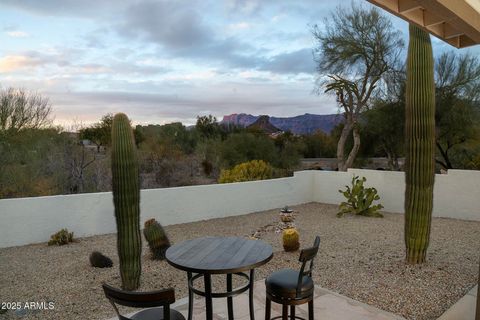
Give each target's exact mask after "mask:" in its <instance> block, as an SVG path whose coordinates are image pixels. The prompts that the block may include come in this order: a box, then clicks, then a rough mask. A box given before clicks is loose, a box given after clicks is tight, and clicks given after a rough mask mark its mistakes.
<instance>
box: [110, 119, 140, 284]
mask: <svg viewBox="0 0 480 320" xmlns="http://www.w3.org/2000/svg"><path fill="white" fill-rule="evenodd" d="M112 189H113V203H114V205H115V219H116V222H117V249H118V257H119V259H120V275H121V278H122V287H123V289H125V290H135V289H137V288H138V287H139V286H140V273H141V270H142V266H141V254H142V238H141V233H140V181H139V171H138V159H137V154H136V150H135V141H134V136H133V131H132V128H131V127H130V121H129V120H128V117H127V116H126V115H125V114H123V113H119V114H116V115H115V117H114V118H113V124H112Z"/></svg>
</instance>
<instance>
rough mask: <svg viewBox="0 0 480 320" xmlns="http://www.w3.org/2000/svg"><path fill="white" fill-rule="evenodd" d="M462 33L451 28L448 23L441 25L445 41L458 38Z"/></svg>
mask: <svg viewBox="0 0 480 320" xmlns="http://www.w3.org/2000/svg"><path fill="white" fill-rule="evenodd" d="M462 34H464V33H463V32H461V31H460V30H458V29H457V28H455V27H454V26H452V25H451V24H450V23H444V24H443V36H444V37H445V39H447V40H448V39H451V38H456V37H460V36H461V35H462Z"/></svg>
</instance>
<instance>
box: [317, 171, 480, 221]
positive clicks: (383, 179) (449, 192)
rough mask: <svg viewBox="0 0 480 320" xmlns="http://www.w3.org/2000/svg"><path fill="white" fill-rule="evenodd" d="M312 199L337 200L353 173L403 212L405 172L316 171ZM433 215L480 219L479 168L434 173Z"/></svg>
mask: <svg viewBox="0 0 480 320" xmlns="http://www.w3.org/2000/svg"><path fill="white" fill-rule="evenodd" d="M314 174H315V178H314V182H313V183H314V188H313V190H314V194H313V201H317V202H323V203H332V204H338V203H340V202H341V201H342V200H343V196H342V194H341V193H339V192H338V190H339V189H345V185H347V184H348V185H350V183H351V179H352V176H353V174H356V175H358V176H361V177H365V178H367V182H366V183H365V185H366V186H368V187H370V186H371V187H375V188H376V189H377V191H378V194H379V195H380V198H381V199H380V203H381V204H382V205H383V206H384V207H385V208H384V209H383V210H384V211H389V212H398V213H403V205H404V201H405V174H404V173H403V172H394V171H379V170H362V169H349V170H348V172H334V171H315V172H314ZM432 215H433V216H434V217H444V218H453V219H463V220H475V221H480V171H472V170H449V171H448V174H437V175H435V187H434V197H433V212H432Z"/></svg>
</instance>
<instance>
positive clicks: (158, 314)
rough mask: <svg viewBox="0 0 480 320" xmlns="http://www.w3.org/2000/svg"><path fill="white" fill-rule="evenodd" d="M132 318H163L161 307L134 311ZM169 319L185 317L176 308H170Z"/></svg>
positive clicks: (161, 319) (144, 319)
mask: <svg viewBox="0 0 480 320" xmlns="http://www.w3.org/2000/svg"><path fill="white" fill-rule="evenodd" d="M130 319H132V320H163V307H159V308H150V309H145V310H142V311H140V312H137V313H135V314H134V315H133V316H132V317H131V318H130ZM170 320H185V317H184V316H183V315H182V314H181V313H180V312H178V311H177V310H174V309H170Z"/></svg>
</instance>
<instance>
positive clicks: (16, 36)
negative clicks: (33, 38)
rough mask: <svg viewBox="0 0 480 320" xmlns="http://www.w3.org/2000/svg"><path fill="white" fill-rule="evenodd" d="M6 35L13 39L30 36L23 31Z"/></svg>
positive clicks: (8, 32)
mask: <svg viewBox="0 0 480 320" xmlns="http://www.w3.org/2000/svg"><path fill="white" fill-rule="evenodd" d="M5 33H6V34H7V35H8V36H9V37H12V38H25V37H28V36H30V35H29V34H28V33H26V32H23V31H6V32H5Z"/></svg>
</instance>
